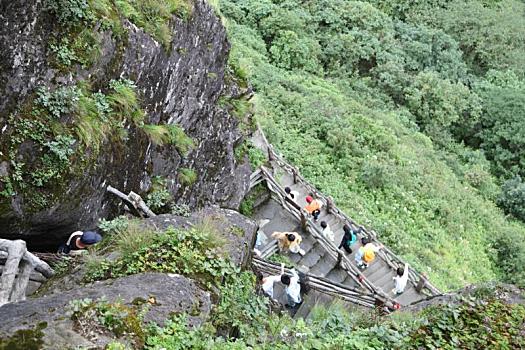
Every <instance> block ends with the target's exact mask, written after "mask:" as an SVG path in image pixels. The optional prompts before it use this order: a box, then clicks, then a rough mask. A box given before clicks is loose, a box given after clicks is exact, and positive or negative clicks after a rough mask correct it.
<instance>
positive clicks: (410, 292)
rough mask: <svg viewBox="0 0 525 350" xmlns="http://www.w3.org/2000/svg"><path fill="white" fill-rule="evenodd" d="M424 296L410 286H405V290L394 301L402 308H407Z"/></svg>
mask: <svg viewBox="0 0 525 350" xmlns="http://www.w3.org/2000/svg"><path fill="white" fill-rule="evenodd" d="M423 297H424V296H423V295H421V294H419V293H418V292H416V289H415V288H414V287H412V286H410V288H409V286H408V285H407V288H406V289H405V291H404V292H403V294H401V295H399V296H397V297H396V298H395V300H396V301H397V302H398V303H399V304H401V305H402V306H407V305H410V304H411V303H413V302H414V301H416V300H419V299H422V298H423Z"/></svg>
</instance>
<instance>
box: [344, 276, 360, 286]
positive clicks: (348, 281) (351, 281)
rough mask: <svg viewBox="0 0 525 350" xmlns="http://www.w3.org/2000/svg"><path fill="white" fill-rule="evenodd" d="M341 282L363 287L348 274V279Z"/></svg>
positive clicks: (346, 284)
mask: <svg viewBox="0 0 525 350" xmlns="http://www.w3.org/2000/svg"><path fill="white" fill-rule="evenodd" d="M341 284H343V285H345V286H348V287H351V288H360V287H361V286H360V285H359V284H358V283H357V282H356V281H354V279H353V278H352V277H351V276H347V277H346V279H345V280H344V281H343V282H342V283H341Z"/></svg>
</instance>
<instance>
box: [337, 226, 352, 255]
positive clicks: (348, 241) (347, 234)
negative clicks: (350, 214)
mask: <svg viewBox="0 0 525 350" xmlns="http://www.w3.org/2000/svg"><path fill="white" fill-rule="evenodd" d="M343 231H344V235H343V239H342V240H341V244H339V247H338V248H339V249H341V247H343V248H344V250H346V252H347V253H348V254H351V253H352V244H354V243H355V242H357V234H355V232H354V231H352V229H351V228H350V226H348V225H344V226H343Z"/></svg>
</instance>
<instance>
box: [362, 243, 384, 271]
mask: <svg viewBox="0 0 525 350" xmlns="http://www.w3.org/2000/svg"><path fill="white" fill-rule="evenodd" d="M362 243H363V246H361V247H360V248H359V250H358V251H357V254H356V255H355V262H356V264H357V267H359V268H361V269H364V268H367V267H368V265H369V264H370V263H371V262H372V261H374V259H375V258H376V253H377V252H379V250H380V249H381V248H383V247H382V246H376V245H375V244H374V243H371V242H370V240H369V239H368V238H366V237H365V238H363V240H362Z"/></svg>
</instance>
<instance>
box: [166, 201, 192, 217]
mask: <svg viewBox="0 0 525 350" xmlns="http://www.w3.org/2000/svg"><path fill="white" fill-rule="evenodd" d="M170 211H171V213H172V214H174V215H180V216H185V217H189V216H190V215H191V210H190V207H189V206H188V205H187V204H173V205H172V206H171V210H170Z"/></svg>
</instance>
